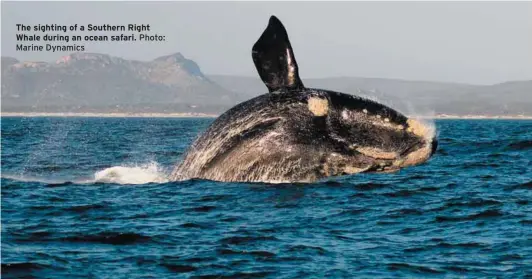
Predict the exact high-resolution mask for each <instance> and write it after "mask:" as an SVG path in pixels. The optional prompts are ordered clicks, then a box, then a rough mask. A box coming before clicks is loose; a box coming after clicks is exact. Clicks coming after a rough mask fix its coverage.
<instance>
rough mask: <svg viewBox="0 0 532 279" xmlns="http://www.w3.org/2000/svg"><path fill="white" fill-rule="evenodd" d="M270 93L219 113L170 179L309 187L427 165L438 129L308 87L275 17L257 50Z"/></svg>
mask: <svg viewBox="0 0 532 279" xmlns="http://www.w3.org/2000/svg"><path fill="white" fill-rule="evenodd" d="M252 58H253V62H254V63H255V66H256V68H257V71H258V73H259V76H260V77H261V79H262V81H263V82H264V84H265V85H266V87H267V88H268V90H269V93H266V94H263V95H260V96H258V97H255V98H253V99H251V100H248V101H246V102H243V103H240V104H238V105H236V106H235V107H233V108H231V109H229V110H228V111H226V112H225V113H223V114H222V115H220V116H219V117H218V118H217V119H216V120H215V121H214V122H213V123H212V124H211V125H210V126H209V127H208V128H207V130H206V131H205V132H204V133H203V134H201V135H200V136H199V137H198V138H197V139H196V140H195V141H194V142H193V143H192V145H191V146H190V147H189V149H188V150H187V152H186V153H185V155H184V158H183V160H182V161H181V163H179V164H178V165H177V166H176V168H175V169H174V171H173V172H172V174H171V179H173V180H186V179H208V180H215V181H224V182H263V183H309V182H314V181H318V180H322V179H325V178H328V177H334V176H341V175H350V174H356V173H367V172H395V171H398V170H400V169H401V168H404V167H408V166H414V165H419V164H422V163H424V162H426V161H427V160H428V159H429V158H430V157H431V156H432V154H434V152H435V150H436V148H437V140H436V137H435V129H434V127H433V126H432V125H429V124H427V123H424V122H423V121H421V120H419V119H412V118H408V117H406V116H405V115H403V114H401V113H400V112H397V111H396V110H394V109H392V108H390V107H387V106H385V105H383V104H379V103H377V102H375V101H372V100H368V99H364V98H361V97H357V96H353V95H350V94H344V93H339V92H333V91H329V90H322V89H313V88H306V87H305V86H304V85H303V82H302V81H301V79H300V78H299V70H298V66H297V63H296V59H295V56H294V52H293V50H292V47H291V45H290V41H289V40H288V35H287V33H286V30H285V28H284V26H283V24H282V23H281V22H280V21H279V19H277V18H276V17H275V16H272V17H271V18H270V21H269V23H268V26H267V28H266V29H265V30H264V32H263V33H262V35H261V36H260V38H259V39H258V41H257V42H256V43H255V45H254V46H253V48H252Z"/></svg>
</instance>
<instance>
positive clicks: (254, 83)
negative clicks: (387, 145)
mask: <svg viewBox="0 0 532 279" xmlns="http://www.w3.org/2000/svg"><path fill="white" fill-rule="evenodd" d="M209 78H210V79H211V80H212V81H214V82H216V83H218V84H220V85H221V86H222V87H224V88H227V89H229V90H232V91H235V92H239V93H240V94H241V95H242V96H245V97H246V98H251V97H253V96H256V95H259V94H262V93H265V92H267V89H266V87H265V86H264V84H263V83H262V81H260V79H259V78H258V77H257V78H254V77H238V76H223V75H210V76H209ZM302 79H303V83H304V84H305V86H306V87H311V88H322V89H330V90H335V91H340V92H344V93H350V94H355V95H360V96H365V97H368V98H371V99H376V100H379V101H381V102H383V103H386V104H390V105H393V107H394V108H397V109H399V110H401V111H403V112H405V113H421V114H432V113H435V114H458V115H467V114H476V115H518V114H524V115H532V80H529V81H513V82H505V83H501V84H495V85H489V86H480V85H469V84H459V83H444V82H427V81H406V80H398V79H382V78H356V77H337V78H320V79H305V78H302Z"/></svg>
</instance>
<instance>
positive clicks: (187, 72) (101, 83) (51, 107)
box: [2, 53, 238, 112]
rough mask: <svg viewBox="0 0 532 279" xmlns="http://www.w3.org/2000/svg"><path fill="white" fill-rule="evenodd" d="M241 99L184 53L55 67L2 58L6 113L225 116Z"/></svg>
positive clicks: (82, 60)
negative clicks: (141, 59)
mask: <svg viewBox="0 0 532 279" xmlns="http://www.w3.org/2000/svg"><path fill="white" fill-rule="evenodd" d="M213 96H215V100H213ZM237 99H238V96H237V94H236V93H234V92H231V91H229V90H226V89H224V88H222V87H220V86H219V85H218V84H216V83H214V82H212V81H211V80H210V79H209V78H207V77H205V75H203V73H202V72H201V70H200V68H199V66H198V65H197V64H196V63H195V62H194V61H192V60H189V59H186V58H185V57H183V55H181V54H180V53H176V54H172V55H168V56H163V57H159V58H157V59H154V60H153V61H149V62H141V61H131V60H125V59H121V58H117V57H111V56H109V55H104V54H95V53H74V54H71V55H68V56H65V57H62V58H61V59H59V60H57V61H56V62H55V63H46V62H19V61H17V60H16V59H14V58H10V57H2V109H3V111H19V112H20V111H46V112H52V111H60V112H62V111H70V112H76V111H105V112H107V111H150V112H164V111H168V112H191V111H200V112H221V111H224V110H225V109H227V108H229V107H230V106H231V105H232V104H233V103H234V101H235V100H237ZM213 101H214V102H213Z"/></svg>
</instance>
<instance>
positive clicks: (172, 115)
mask: <svg viewBox="0 0 532 279" xmlns="http://www.w3.org/2000/svg"><path fill="white" fill-rule="evenodd" d="M0 116H1V117H108V118H120V117H130V118H135V117H136V118H149V117H155V118H215V117H218V116H219V115H217V114H208V113H150V112H139V113H125V112H110V113H100V112H2V113H1V114H0ZM417 118H429V119H515V120H518V119H523V120H532V116H528V115H447V114H443V115H435V116H417Z"/></svg>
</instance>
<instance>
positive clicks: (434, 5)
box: [1, 1, 532, 85]
mask: <svg viewBox="0 0 532 279" xmlns="http://www.w3.org/2000/svg"><path fill="white" fill-rule="evenodd" d="M1 7H2V11H1V14H2V19H1V23H2V26H1V30H2V33H1V34H2V35H1V36H2V37H1V38H2V43H1V47H2V48H1V54H2V56H12V57H15V58H17V59H19V60H23V61H34V60H38V61H56V60H57V59H59V58H60V57H61V56H64V55H67V54H68V53H61V52H55V53H52V52H20V51H16V48H15V46H16V44H17V42H16V34H17V33H18V32H17V30H16V24H17V23H23V24H27V25H35V24H54V23H55V24H63V25H70V24H79V25H88V24H94V25H100V24H122V25H127V24H130V23H131V24H134V23H136V24H150V26H151V30H152V31H151V32H150V33H151V34H159V35H164V36H166V41H165V42H138V41H137V42H129V43H126V42H124V43H116V42H97V43H83V44H84V45H85V48H86V52H96V53H105V54H109V55H113V56H118V57H122V58H126V59H135V60H143V61H148V60H152V59H155V58H157V57H160V56H164V55H168V54H172V53H176V52H180V53H182V54H183V55H184V56H185V57H186V58H189V59H192V60H194V61H195V62H197V63H198V65H199V66H200V68H201V70H202V72H204V73H205V74H222V75H242V76H258V75H257V73H256V70H255V67H254V65H253V62H252V60H251V47H252V46H253V44H254V43H255V41H256V40H257V39H258V38H259V37H260V35H261V33H262V31H263V30H264V28H265V27H266V25H267V23H268V19H269V17H270V16H271V15H276V16H277V17H278V18H279V19H280V20H281V21H282V22H283V24H284V26H285V27H286V29H287V31H288V35H289V37H290V41H291V44H292V47H293V49H294V53H295V57H296V60H297V62H298V64H299V72H300V76H301V77H302V78H303V79H304V78H325V77H338V76H343V77H346V76H352V77H375V78H397V79H406V80H427V81H443V82H458V83H470V84H486V85H487V84H495V83H500V82H505V81H511V80H530V79H532V2H6V1H2V3H1ZM50 33H52V34H53V33H54V32H50ZM100 34H102V35H103V34H104V33H100ZM107 34H108V35H112V34H111V33H107ZM41 35H42V34H41ZM70 44H73V43H72V42H70Z"/></svg>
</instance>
